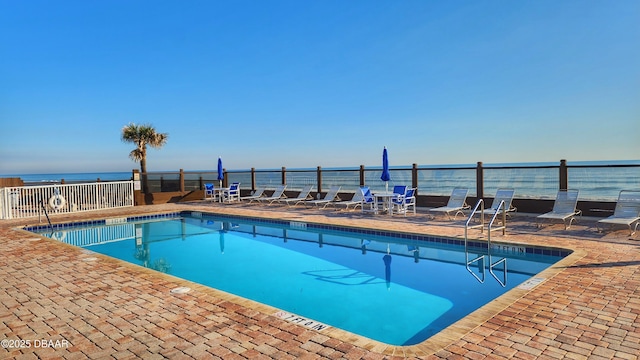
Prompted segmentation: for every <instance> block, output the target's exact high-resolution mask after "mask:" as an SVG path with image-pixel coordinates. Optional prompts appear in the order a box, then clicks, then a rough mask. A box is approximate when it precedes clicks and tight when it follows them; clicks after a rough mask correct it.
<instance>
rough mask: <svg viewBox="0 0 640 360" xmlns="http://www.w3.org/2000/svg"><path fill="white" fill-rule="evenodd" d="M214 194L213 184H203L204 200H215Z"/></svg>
mask: <svg viewBox="0 0 640 360" xmlns="http://www.w3.org/2000/svg"><path fill="white" fill-rule="evenodd" d="M215 198H216V192H215V190H214V186H213V184H204V199H205V200H215Z"/></svg>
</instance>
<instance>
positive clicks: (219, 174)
mask: <svg viewBox="0 0 640 360" xmlns="http://www.w3.org/2000/svg"><path fill="white" fill-rule="evenodd" d="M222 180H224V174H223V173H222V158H221V157H218V181H219V182H220V187H222Z"/></svg>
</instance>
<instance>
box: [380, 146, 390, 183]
mask: <svg viewBox="0 0 640 360" xmlns="http://www.w3.org/2000/svg"><path fill="white" fill-rule="evenodd" d="M380 180H382V181H384V188H385V190H386V191H389V180H391V174H390V173H389V155H387V147H386V146H385V147H384V150H382V175H380Z"/></svg>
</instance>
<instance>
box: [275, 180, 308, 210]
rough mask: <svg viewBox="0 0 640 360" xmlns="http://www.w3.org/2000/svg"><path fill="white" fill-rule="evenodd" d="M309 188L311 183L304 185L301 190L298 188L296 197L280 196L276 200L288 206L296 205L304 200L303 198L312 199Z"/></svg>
mask: <svg viewBox="0 0 640 360" xmlns="http://www.w3.org/2000/svg"><path fill="white" fill-rule="evenodd" d="M311 189H313V185H305V187H303V188H302V190H300V193H299V194H298V196H297V197H294V198H281V199H278V202H281V203H284V204H287V205H289V206H291V205H292V204H293V205H298V204H299V203H301V202H304V201H305V200H309V199H313V197H312V196H311Z"/></svg>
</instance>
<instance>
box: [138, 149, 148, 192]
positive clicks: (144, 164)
mask: <svg viewBox="0 0 640 360" xmlns="http://www.w3.org/2000/svg"><path fill="white" fill-rule="evenodd" d="M140 176H142V192H143V193H145V194H146V193H147V192H148V190H149V182H148V179H147V159H146V158H145V157H142V159H140Z"/></svg>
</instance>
